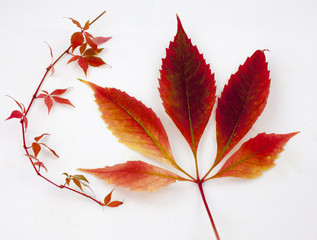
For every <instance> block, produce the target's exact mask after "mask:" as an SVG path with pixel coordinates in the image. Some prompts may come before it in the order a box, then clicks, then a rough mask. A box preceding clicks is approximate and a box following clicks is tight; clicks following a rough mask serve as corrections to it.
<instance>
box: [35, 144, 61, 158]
mask: <svg viewBox="0 0 317 240" xmlns="http://www.w3.org/2000/svg"><path fill="white" fill-rule="evenodd" d="M40 144H41V145H43V146H45V147H46V148H47V149H48V150H50V151H51V153H53V155H54V156H55V157H59V156H58V155H57V153H56V152H55V151H54V150H53V149H51V148H50V147H48V146H47V145H46V144H44V143H40Z"/></svg>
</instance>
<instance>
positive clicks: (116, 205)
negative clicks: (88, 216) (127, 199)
mask: <svg viewBox="0 0 317 240" xmlns="http://www.w3.org/2000/svg"><path fill="white" fill-rule="evenodd" d="M122 204H123V202H120V201H112V202H111V203H109V204H108V205H107V207H113V208H114V207H118V206H120V205H122Z"/></svg>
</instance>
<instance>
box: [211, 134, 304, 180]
mask: <svg viewBox="0 0 317 240" xmlns="http://www.w3.org/2000/svg"><path fill="white" fill-rule="evenodd" d="M297 133H298V132H294V133H289V134H274V133H273V134H266V133H261V134H258V135H257V136H256V137H255V138H251V139H250V140H249V141H247V142H245V143H244V144H243V145H242V146H241V147H240V149H239V150H238V151H237V152H236V153H234V154H233V155H232V156H231V157H230V158H229V159H228V160H227V161H226V163H225V164H224V165H223V166H222V168H221V169H220V170H219V172H218V173H217V174H216V175H215V176H213V178H217V177H240V178H256V177H259V176H261V175H262V173H261V172H263V171H266V170H268V169H270V168H272V167H273V166H275V164H274V160H275V159H277V158H278V154H279V153H280V152H282V151H283V150H284V149H283V147H284V145H285V144H286V143H287V141H288V140H289V139H290V138H291V137H293V136H294V135H296V134H297Z"/></svg>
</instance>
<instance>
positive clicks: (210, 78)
mask: <svg viewBox="0 0 317 240" xmlns="http://www.w3.org/2000/svg"><path fill="white" fill-rule="evenodd" d="M177 21H178V30H177V34H176V36H175V38H174V41H173V42H171V43H170V45H169V48H168V49H167V50H166V58H165V59H163V62H162V70H161V71H160V72H161V78H160V79H159V83H160V87H159V91H160V96H161V98H162V100H163V105H164V108H165V111H166V113H167V114H168V115H169V116H170V117H171V119H172V120H173V122H174V123H175V125H176V126H177V127H178V129H179V130H180V131H181V133H182V134H183V136H184V137H185V139H186V140H187V142H188V144H189V145H190V146H191V149H192V151H193V153H194V154H195V155H196V152H197V147H198V143H199V140H200V138H201V136H202V134H203V132H204V129H205V127H206V124H207V122H208V120H209V117H210V114H211V111H212V108H213V106H214V103H215V99H216V96H215V92H216V87H215V80H214V74H212V73H211V70H210V66H209V64H206V61H205V59H204V58H203V56H202V54H200V53H199V51H198V49H197V47H196V46H193V45H192V43H191V40H190V39H189V38H188V37H187V35H186V33H185V31H184V29H183V27H182V24H181V22H180V20H179V18H178V17H177Z"/></svg>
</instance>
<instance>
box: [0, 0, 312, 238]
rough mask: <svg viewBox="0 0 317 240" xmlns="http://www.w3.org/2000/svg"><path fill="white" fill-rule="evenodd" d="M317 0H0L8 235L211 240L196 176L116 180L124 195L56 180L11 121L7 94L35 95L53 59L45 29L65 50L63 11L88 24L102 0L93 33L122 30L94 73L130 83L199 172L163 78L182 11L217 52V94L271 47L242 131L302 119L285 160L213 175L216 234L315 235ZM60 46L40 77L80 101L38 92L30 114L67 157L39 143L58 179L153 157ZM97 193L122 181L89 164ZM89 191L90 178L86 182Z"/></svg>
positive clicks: (105, 82)
mask: <svg viewBox="0 0 317 240" xmlns="http://www.w3.org/2000/svg"><path fill="white" fill-rule="evenodd" d="M316 8H317V4H316V1H313V0H311V1H309V0H300V1H295V0H291V1H279V0H265V1H254V0H253V1H244V0H240V1H200V0H196V1H171V0H169V1H167V0H166V1H165V0H161V1H114V0H113V1H110V0H109V1H108V0H103V1H98V0H89V1H81V0H73V1H65V0H54V1H35V0H32V1H31V0H30V1H22V0H21V1H14V0H12V1H2V2H1V7H0V29H1V41H0V42H1V44H0V74H1V88H0V106H1V111H0V120H1V121H0V176H1V181H0V196H1V198H0V226H1V227H0V229H1V230H0V236H1V239H12V240H17V239H32V240H39V239H49V240H51V239H60V240H64V239H77V240H82V239H110V240H119V239H138V240H139V239H140V240H141V239H146V240H148V239H153V240H158V239H166V240H169V239H184V240H185V239H186V240H204V239H215V238H214V234H213V232H212V229H211V226H210V222H209V219H208V217H207V214H206V212H205V209H204V206H203V203H202V201H201V197H200V195H199V191H198V188H197V186H196V185H195V184H191V183H186V182H185V183H175V184H172V185H170V186H168V187H166V188H164V189H162V190H160V191H157V192H154V193H147V192H144V193H143V192H130V191H129V190H127V189H123V188H120V187H117V188H116V190H115V191H114V194H113V197H114V199H118V200H124V204H123V205H122V206H120V207H118V208H114V209H110V208H102V207H100V206H98V205H97V204H95V203H93V202H92V201H90V200H89V199H86V198H83V197H81V196H79V195H76V194H74V193H72V192H69V191H65V190H60V189H58V188H56V187H54V186H52V185H50V184H48V183H47V182H45V181H43V180H42V179H40V178H39V177H37V176H36V174H35V173H34V171H33V169H32V167H31V166H30V163H29V161H28V159H27V158H26V157H24V156H23V154H24V152H23V149H22V138H21V130H20V125H19V123H18V121H17V120H10V121H6V122H5V121H4V120H5V119H6V118H7V117H8V116H9V115H10V113H11V111H12V110H14V109H16V108H17V106H16V105H15V103H14V102H13V101H12V100H11V99H10V98H8V97H6V96H5V95H10V96H13V97H14V98H16V99H17V100H18V101H20V102H23V103H24V104H26V105H27V104H28V103H29V101H30V99H31V97H32V94H33V93H34V91H35V89H36V87H37V85H38V83H39V81H40V79H41V77H42V75H43V73H44V71H45V68H46V67H47V66H48V65H49V63H50V55H49V50H48V47H47V45H46V44H45V43H44V41H47V42H48V43H49V44H50V46H51V47H52V48H53V51H54V57H55V58H56V57H57V56H58V55H59V54H60V53H62V52H63V51H64V50H65V49H66V48H67V47H68V46H69V38H70V35H71V34H72V33H73V32H74V31H76V30H77V29H76V26H75V25H73V24H72V23H71V22H70V21H69V20H68V19H67V18H65V17H73V18H75V19H78V20H79V21H80V22H81V23H84V22H85V21H86V20H88V19H93V18H94V17H96V16H97V15H98V14H99V13H101V12H102V11H103V10H107V14H106V15H104V16H103V17H102V18H101V19H100V20H99V21H98V22H96V23H95V24H94V25H93V26H92V27H91V30H90V32H91V33H92V34H94V35H95V36H113V39H112V40H111V41H109V42H108V43H106V44H105V45H104V47H106V48H107V50H106V51H105V52H103V53H102V57H103V59H104V60H105V61H106V62H107V63H108V64H109V65H110V66H111V68H110V67H101V68H98V69H89V71H88V77H87V78H86V79H87V80H89V81H92V82H95V83H97V84H99V85H101V86H113V87H117V88H120V89H121V90H124V91H126V92H127V93H129V94H130V95H132V96H135V97H137V98H138V99H139V100H141V101H143V102H144V103H145V104H146V105H147V106H149V107H151V108H152V109H153V110H154V111H155V112H156V113H157V115H158V116H159V117H160V118H161V120H162V122H163V124H164V126H165V128H166V130H167V132H168V135H169V139H170V142H171V146H172V150H173V153H174V156H175V158H176V159H177V161H178V162H179V164H180V165H181V166H183V167H184V168H185V169H186V170H188V171H189V172H190V173H191V174H194V164H193V158H192V156H191V152H190V149H189V147H188V146H187V143H186V141H185V140H184V139H183V137H182V136H181V135H180V133H179V132H178V130H177V129H176V127H175V126H174V125H173V123H172V121H171V120H170V119H169V118H168V116H167V115H166V114H165V112H164V109H163V107H162V106H161V100H160V98H159V94H158V90H157V87H158V80H157V79H158V77H159V69H160V65H161V59H162V58H163V57H165V48H166V47H167V46H168V44H169V41H171V40H172V39H173V38H174V35H175V33H176V14H178V15H179V16H180V18H181V20H182V23H183V26H184V29H185V31H186V32H187V34H188V35H189V37H190V38H191V39H192V42H193V43H194V44H195V45H198V49H199V50H200V52H201V53H203V54H204V57H205V59H206V61H207V62H208V63H210V65H211V69H212V72H214V73H215V78H216V82H217V94H218V95H219V94H220V93H221V90H222V88H223V86H224V84H226V82H227V80H228V79H229V77H230V75H231V74H232V73H234V72H235V71H236V70H237V68H238V66H239V64H242V63H243V62H244V61H245V59H246V57H247V56H250V55H252V53H253V52H254V51H255V50H257V49H269V50H270V52H266V56H267V60H268V62H269V69H270V71H271V79H272V84H271V93H270V96H269V99H268V104H267V107H266V109H265V111H264V112H263V114H262V115H261V117H260V118H259V120H258V121H257V122H256V124H255V125H254V127H253V128H252V130H251V131H250V133H249V134H248V135H247V136H246V138H245V139H244V140H246V139H248V138H250V137H253V136H255V135H256V134H257V133H260V132H267V133H271V132H275V133H288V132H293V131H301V133H300V134H298V135H297V136H295V137H294V138H293V139H291V140H290V141H289V143H288V144H287V145H286V149H285V151H284V152H283V153H282V154H281V155H280V158H279V159H278V160H277V161H276V165H277V166H276V167H274V168H273V169H271V170H269V171H268V172H265V173H264V174H263V176H261V177H260V178H257V179H254V180H244V179H235V178H227V179H217V180H213V181H210V182H207V183H205V184H204V188H205V192H206V197H207V201H208V203H209V206H210V208H211V212H212V214H213V216H214V219H215V222H216V225H217V228H218V231H219V234H220V236H221V239H224V240H247V239H250V240H253V239H256V240H257V239H263V240H264V239H265V240H267V239H270V240H284V239H285V240H293V239H294V240H297V239H305V240H314V239H317V228H316V222H317V193H316V191H317V180H316V169H317V159H316V146H317V145H316V144H317V133H316V122H317V121H316V120H317V114H316V109H317V95H316V87H317V84H316V81H317V79H316V67H317V46H316V44H317V28H316V27H317V14H316ZM68 59H69V57H65V58H64V59H62V60H61V61H60V62H59V63H58V64H57V65H56V73H55V75H54V76H53V77H50V78H47V81H46V82H45V84H44V86H43V89H45V90H48V91H52V90H54V89H56V88H66V87H72V89H71V90H70V91H69V93H67V95H65V97H67V98H69V99H70V100H71V101H72V103H73V104H74V105H75V106H76V109H73V108H71V107H67V106H66V107H65V106H62V107H61V106H58V107H56V108H53V110H52V112H51V114H50V115H49V116H48V115H47V110H46V109H45V106H44V105H43V104H42V102H41V101H36V102H35V104H34V106H33V108H32V109H31V112H30V115H29V121H30V127H29V130H28V132H27V141H28V143H31V142H32V139H33V137H35V136H38V135H40V134H41V133H43V132H48V133H50V134H51V136H49V137H47V138H46V139H45V143H47V144H48V145H49V146H51V147H52V148H54V149H55V150H56V151H57V152H58V153H59V154H60V158H59V159H55V158H54V157H51V155H50V154H49V153H48V152H45V151H43V152H42V153H41V154H40V158H41V159H42V160H43V161H44V162H45V164H46V166H47V168H48V170H49V171H48V174H47V176H48V177H50V178H52V179H54V181H56V182H57V183H58V184H62V183H63V181H64V177H63V176H62V175H61V173H63V172H65V171H66V172H68V173H70V174H78V173H79V172H77V171H76V169H77V168H79V167H82V168H95V167H103V166H105V165H113V164H116V163H119V162H125V161H127V160H144V161H147V162H149V163H153V164H156V165H158V166H163V165H162V164H160V163H158V162H155V161H151V160H150V159H148V158H147V157H145V156H142V155H140V154H138V153H137V152H135V151H133V150H130V149H129V148H127V147H126V146H124V145H121V144H120V143H118V142H117V140H116V138H115V137H113V136H112V134H111V133H110V131H108V130H107V128H106V125H105V124H104V123H103V121H102V120H101V118H100V117H99V116H100V113H99V112H98V111H97V106H96V105H95V103H94V102H93V96H92V92H91V90H90V89H89V88H88V87H87V86H85V85H84V84H82V83H80V82H79V81H78V80H77V77H79V78H85V76H84V74H83V73H82V71H81V70H80V69H79V67H78V66H76V65H75V64H69V65H66V62H67V60H68ZM215 151H216V142H215V122H214V113H213V114H212V117H211V120H210V122H209V124H208V126H207V129H206V132H205V134H204V135H203V137H202V140H201V143H200V148H199V159H200V162H199V164H200V172H201V174H203V173H205V172H206V171H207V170H208V168H209V167H210V166H211V165H212V161H213V159H214V156H215ZM87 178H88V179H89V180H90V182H91V187H92V188H93V189H94V191H95V193H96V195H97V197H98V198H99V199H102V198H103V197H104V196H105V194H106V193H108V192H109V191H111V189H112V188H113V186H108V185H106V184H105V183H104V182H103V181H100V180H98V179H95V178H94V177H92V176H89V175H87ZM87 193H89V190H87Z"/></svg>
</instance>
